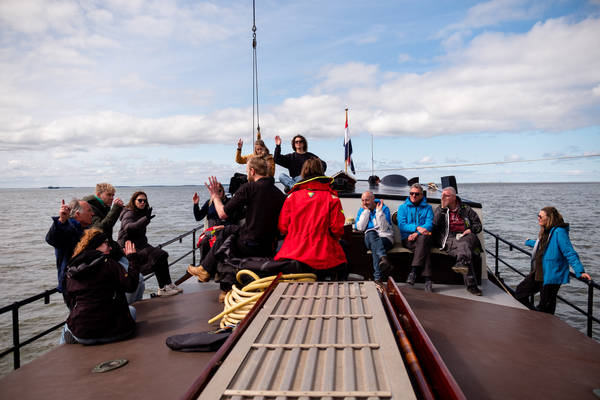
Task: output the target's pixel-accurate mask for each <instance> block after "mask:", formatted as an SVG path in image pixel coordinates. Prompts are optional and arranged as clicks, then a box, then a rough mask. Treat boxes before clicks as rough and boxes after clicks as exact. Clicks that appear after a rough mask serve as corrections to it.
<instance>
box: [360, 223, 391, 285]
mask: <svg viewBox="0 0 600 400" xmlns="http://www.w3.org/2000/svg"><path fill="white" fill-rule="evenodd" d="M392 245H393V243H392V242H391V240H389V239H388V238H381V237H379V234H378V233H377V232H375V231H368V232H367V233H365V246H367V249H369V250H371V253H372V256H373V271H374V272H373V277H374V278H375V280H376V281H379V280H381V271H380V270H379V260H381V257H383V256H387V253H386V251H387V250H389V249H391V248H392Z"/></svg>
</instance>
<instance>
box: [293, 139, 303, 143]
mask: <svg viewBox="0 0 600 400" xmlns="http://www.w3.org/2000/svg"><path fill="white" fill-rule="evenodd" d="M294 143H304V140H294Z"/></svg>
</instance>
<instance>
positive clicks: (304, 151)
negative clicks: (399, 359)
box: [273, 135, 327, 190]
mask: <svg viewBox="0 0 600 400" xmlns="http://www.w3.org/2000/svg"><path fill="white" fill-rule="evenodd" d="M292 149H294V152H293V153H288V154H285V155H282V154H281V138H280V137H279V136H275V153H274V155H273V157H274V158H275V163H276V164H277V165H281V166H282V167H284V168H287V169H288V171H289V173H290V174H289V175H287V174H280V175H279V182H281V184H282V185H283V186H285V188H286V190H290V189H291V188H292V186H294V185H295V184H296V183H297V182H300V180H301V179H302V175H301V173H302V165H303V164H304V162H305V161H306V160H308V159H310V158H313V157H317V156H316V155H314V154H313V153H310V152H309V151H308V143H307V142H306V138H305V137H304V136H302V135H296V136H294V138H293V139H292ZM317 158H318V157H317ZM321 163H322V164H323V173H325V171H326V170H327V163H326V162H325V161H323V160H321Z"/></svg>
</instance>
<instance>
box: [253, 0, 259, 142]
mask: <svg viewBox="0 0 600 400" xmlns="http://www.w3.org/2000/svg"><path fill="white" fill-rule="evenodd" d="M258 111H259V110H258V59H257V56H256V0H252V147H253V148H254V141H255V140H254V121H255V120H254V117H255V116H256V132H257V136H258V137H257V139H260V138H261V137H260V118H259V112H258Z"/></svg>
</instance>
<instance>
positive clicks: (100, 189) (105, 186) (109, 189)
mask: <svg viewBox="0 0 600 400" xmlns="http://www.w3.org/2000/svg"><path fill="white" fill-rule="evenodd" d="M104 192H106V193H115V192H116V189H115V187H114V186H113V185H111V184H110V183H106V182H102V183H98V184H97V185H96V194H100V193H104Z"/></svg>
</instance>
